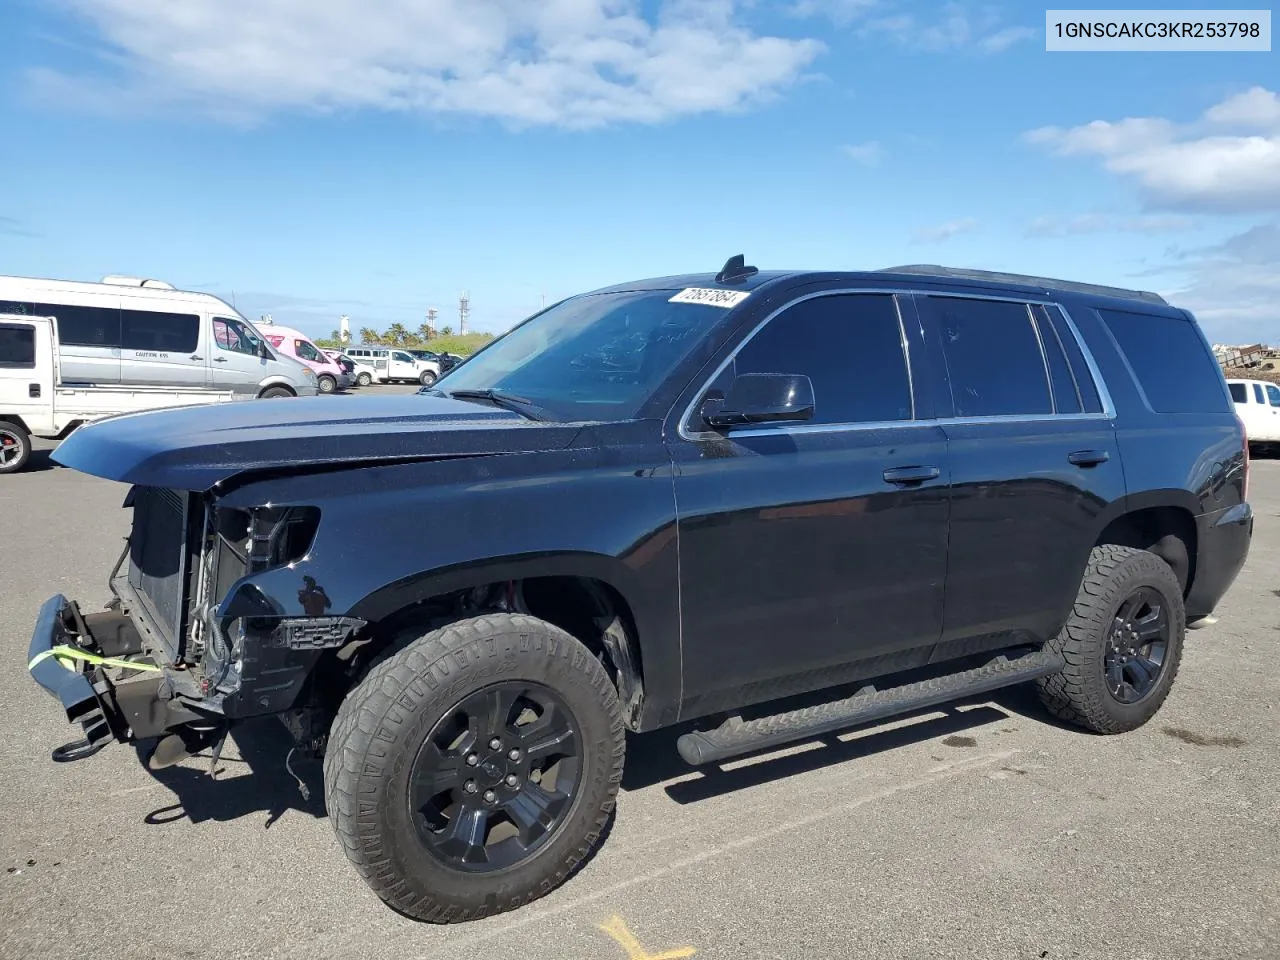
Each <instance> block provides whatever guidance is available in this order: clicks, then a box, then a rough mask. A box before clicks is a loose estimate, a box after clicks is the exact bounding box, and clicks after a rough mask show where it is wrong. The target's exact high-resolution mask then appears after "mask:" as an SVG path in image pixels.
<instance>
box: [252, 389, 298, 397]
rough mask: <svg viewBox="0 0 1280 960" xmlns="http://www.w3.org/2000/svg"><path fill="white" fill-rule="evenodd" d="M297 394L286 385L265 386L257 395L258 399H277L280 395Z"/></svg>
mask: <svg viewBox="0 0 1280 960" xmlns="http://www.w3.org/2000/svg"><path fill="white" fill-rule="evenodd" d="M296 396H297V394H296V393H294V392H293V391H292V390H290V389H289V388H288V387H267V389H265V390H263V391H262V393H260V394H259V395H258V399H259V400H277V399H280V398H281V397H296Z"/></svg>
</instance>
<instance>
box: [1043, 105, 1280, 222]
mask: <svg viewBox="0 0 1280 960" xmlns="http://www.w3.org/2000/svg"><path fill="white" fill-rule="evenodd" d="M1222 127H1233V128H1235V132H1231V133H1228V132H1225V131H1224V130H1222V129H1221V128H1222ZM1024 136H1025V139H1026V140H1028V141H1029V142H1031V143H1037V144H1043V145H1046V146H1049V147H1050V148H1052V149H1053V150H1054V151H1056V152H1057V153H1059V154H1063V155H1092V156H1097V157H1100V158H1102V161H1103V165H1104V166H1105V168H1106V169H1107V170H1109V171H1111V172H1112V173H1115V174H1119V175H1120V176H1122V177H1124V178H1127V179H1129V180H1131V181H1133V182H1134V183H1136V184H1137V185H1138V187H1139V188H1140V189H1141V190H1142V192H1143V194H1144V195H1145V197H1146V198H1147V201H1148V203H1149V204H1150V205H1151V206H1155V207H1162V208H1165V209H1171V210H1185V211H1201V212H1206V213H1258V212H1264V211H1275V210H1280V102H1277V98H1276V95H1275V94H1274V93H1272V92H1270V91H1267V90H1264V89H1263V88H1261V87H1254V88H1252V89H1250V90H1249V91H1247V92H1245V93H1243V94H1238V95H1236V96H1233V97H1230V98H1228V99H1226V100H1224V101H1222V102H1221V103H1219V104H1217V105H1215V106H1213V107H1211V108H1210V109H1209V110H1208V111H1206V112H1205V114H1204V116H1203V117H1202V118H1201V119H1200V121H1198V122H1195V123H1190V124H1184V125H1179V124H1177V123H1175V122H1173V121H1171V120H1167V119H1163V118H1158V117H1138V118H1133V117H1131V118H1127V119H1124V120H1120V121H1117V122H1108V121H1106V120H1095V121H1093V122H1092V123H1087V124H1084V125H1083V126H1078V127H1071V128H1068V129H1063V128H1062V127H1041V128H1039V129H1037V130H1032V131H1029V132H1028V133H1027V134H1025V135H1024Z"/></svg>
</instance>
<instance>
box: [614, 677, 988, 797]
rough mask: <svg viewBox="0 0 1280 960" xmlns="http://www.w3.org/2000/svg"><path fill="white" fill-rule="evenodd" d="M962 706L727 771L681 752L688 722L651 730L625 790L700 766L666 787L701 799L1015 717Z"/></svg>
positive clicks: (963, 742) (634, 748)
mask: <svg viewBox="0 0 1280 960" xmlns="http://www.w3.org/2000/svg"><path fill="white" fill-rule="evenodd" d="M990 699H991V698H990V697H989V696H987V697H986V698H984V700H983V701H982V702H984V703H989V701H990ZM962 705H963V701H961V702H960V703H959V704H952V705H949V706H948V707H942V708H938V707H934V708H929V709H926V710H921V711H918V712H916V713H914V714H904V715H903V716H900V717H895V718H894V721H895V722H901V721H902V720H908V719H911V718H913V717H926V716H930V715H931V714H935V713H937V712H938V711H939V710H940V709H942V710H946V711H947V713H946V714H945V715H944V716H941V717H934V718H933V719H930V720H924V721H921V722H918V723H913V724H911V725H909V726H905V727H894V728H891V729H887V730H882V731H879V732H875V726H874V725H870V726H863V727H850V728H848V729H847V730H841V731H839V734H840V735H843V734H847V733H852V732H856V731H872V732H869V733H868V732H864V734H863V736H860V737H858V738H857V739H856V740H851V741H844V740H841V739H839V736H838V735H837V734H828V735H826V736H823V737H809V738H807V739H805V740H799V741H796V742H795V743H792V744H790V745H788V746H787V747H783V748H778V749H795V748H796V747H800V746H804V745H805V744H812V743H815V742H821V743H823V744H825V746H822V747H819V748H817V749H810V750H806V751H805V752H803V753H791V754H786V755H782V756H779V757H777V758H775V759H772V760H769V759H763V760H758V761H757V762H755V763H752V764H750V765H749V766H744V767H738V768H736V769H733V770H725V769H723V768H721V767H718V766H709V767H700V768H692V767H690V766H688V765H687V764H686V763H685V762H684V761H683V760H681V759H680V755H679V754H678V753H677V752H676V739H677V737H679V735H680V734H681V733H684V732H685V731H686V730H687V729H688V728H687V727H681V728H678V729H673V730H670V731H663V730H659V731H656V732H654V733H649V734H637V735H635V736H633V737H632V738H631V741H630V742H629V743H628V746H627V768H626V772H625V774H624V775H623V778H622V786H623V789H625V790H639V789H643V788H644V787H648V786H653V785H654V784H658V783H662V782H663V781H666V780H672V779H675V778H677V777H681V776H685V775H687V774H689V773H691V772H693V770H694V769H697V770H698V772H700V773H701V774H702V775H701V776H700V777H697V778H696V779H693V780H682V781H679V782H677V783H672V784H670V785H668V786H666V787H665V788H664V790H665V792H666V794H667V795H668V796H669V797H671V799H672V800H675V801H676V802H677V803H682V804H683V803H696V802H698V801H699V800H706V799H709V798H711V797H718V796H723V795H724V794H726V793H731V792H733V791H735V790H744V789H749V788H751V787H757V786H761V785H762V784H765V783H770V782H772V781H774V780H781V779H783V778H785V777H790V776H795V775H796V774H801V773H808V772H810V771H813V770H818V769H821V768H823V767H829V766H833V765H835V764H837V763H845V762H846V761H849V760H855V759H858V758H861V757H870V756H874V755H876V754H878V753H883V752H885V751H887V750H895V749H897V748H899V747H905V746H910V745H913V744H918V743H924V742H925V741H928V740H933V739H937V738H940V737H950V736H952V735H954V734H959V733H962V732H964V731H966V730H973V729H976V728H978V727H982V726H986V725H987V724H991V723H997V722H1000V721H1005V722H1007V721H1008V720H1009V714H1008V713H1005V712H1004V711H1002V710H998V709H995V708H994V707H991V706H976V707H972V708H970V709H968V710H964V711H961V710H957V709H954V708H955V707H957V706H962ZM886 722H889V721H886ZM957 744H958V745H959V746H963V747H970V746H976V745H977V744H976V741H973V740H972V738H957ZM959 746H952V745H944V746H941V747H939V749H940V750H947V751H953V750H955V749H958V748H959ZM747 756H748V757H749V756H751V755H747ZM756 756H760V757H767V756H768V753H767V752H766V753H761V754H757V755H756ZM742 759H746V758H745V757H737V758H735V760H734V761H733V762H737V761H740V760H742Z"/></svg>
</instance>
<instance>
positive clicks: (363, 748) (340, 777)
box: [324, 614, 625, 923]
mask: <svg viewBox="0 0 1280 960" xmlns="http://www.w3.org/2000/svg"><path fill="white" fill-rule="evenodd" d="M510 680H524V681H531V682H536V683H540V684H543V685H545V686H546V687H549V688H551V689H552V690H554V691H555V693H556V694H557V695H558V696H559V697H561V698H562V699H563V701H564V702H565V703H566V704H567V705H568V707H569V709H570V711H571V712H572V713H573V715H574V717H575V718H576V721H577V726H578V734H579V739H580V742H581V764H582V767H581V780H580V783H579V786H578V791H577V794H576V796H575V798H574V800H573V803H572V805H571V807H570V809H569V811H568V813H567V814H566V815H565V818H564V820H563V821H562V822H561V823H560V825H559V826H558V828H557V829H556V831H555V833H553V834H552V835H551V836H550V837H549V838H548V839H547V841H546V842H545V843H544V844H543V845H542V846H541V847H540V848H538V849H536V850H535V851H534V852H533V853H531V854H530V855H528V856H527V857H526V858H525V859H524V860H521V861H519V862H517V863H516V864H514V865H512V866H510V867H507V868H505V869H503V870H500V871H496V872H492V873H482V874H472V873H466V872H463V871H461V870H457V869H454V868H452V867H450V866H448V865H447V864H445V863H443V862H442V861H441V860H439V859H436V858H435V857H433V856H432V855H431V854H430V853H429V852H428V851H427V849H426V848H425V846H424V845H423V844H422V842H421V841H420V840H419V839H418V836H417V834H416V832H415V830H414V827H413V825H412V823H411V822H410V819H409V814H408V806H409V804H408V794H407V790H408V779H409V773H410V769H411V767H412V763H413V759H414V756H415V754H416V752H417V750H418V748H419V747H420V746H421V744H422V743H423V741H424V739H425V738H426V736H427V735H428V732H429V731H430V730H431V729H432V728H433V726H434V725H435V724H436V722H437V721H438V720H439V719H440V718H441V717H442V716H443V715H444V714H445V713H446V711H450V710H451V709H453V707H454V706H455V705H456V704H458V703H459V702H461V701H462V700H463V699H464V698H466V697H467V696H469V695H470V694H472V693H473V692H474V691H476V690H480V689H482V688H484V687H486V686H489V685H491V684H494V683H500V682H503V681H510ZM624 753H625V739H624V734H623V724H622V715H621V710H620V708H619V705H618V697H617V692H616V690H615V689H614V687H613V684H612V682H611V681H610V680H609V676H608V674H607V673H606V672H605V670H604V667H603V666H602V665H601V663H600V661H599V660H598V659H597V658H596V657H595V656H593V655H592V654H591V652H590V651H589V650H587V648H586V647H585V646H583V644H581V643H580V642H579V641H578V640H577V639H575V638H574V637H572V636H571V635H569V634H568V633H566V632H565V631H563V630H561V629H560V628H558V627H555V626H553V625H551V624H549V623H546V622H545V621H542V620H538V619H536V618H534V617H529V616H524V615H520V614H490V615H486V616H481V617H475V618H472V619H468V620H461V621H458V622H456V623H452V624H450V625H448V626H445V627H442V628H440V629H438V630H433V631H431V632H430V633H428V634H426V635H425V636H423V637H420V638H418V639H417V640H414V641H412V642H411V643H409V644H408V645H407V646H405V647H403V648H402V649H400V650H398V651H396V652H395V653H394V654H392V655H391V656H389V657H387V658H385V659H383V660H382V661H381V662H379V663H376V664H375V665H374V666H373V667H372V669H371V670H370V671H369V672H368V674H366V675H365V677H364V679H363V680H362V681H361V682H360V683H359V684H358V685H357V686H356V687H355V688H353V689H352V690H351V692H350V693H348V694H347V696H346V698H345V699H344V701H343V703H342V705H341V707H340V708H339V710H338V715H337V717H336V718H335V720H334V723H333V727H332V731H331V734H330V738H329V743H328V746H327V748H326V751H325V758H324V783H325V802H326V805H327V807H328V812H329V818H330V821H331V822H332V824H333V827H334V830H335V832H336V833H337V836H338V839H339V841H340V842H341V843H342V846H343V850H344V851H345V853H346V854H347V857H348V858H349V859H350V860H351V862H352V863H353V864H354V865H355V867H356V870H357V871H358V872H359V873H360V875H361V876H362V877H363V878H364V880H365V882H366V883H368V885H369V886H370V887H371V888H372V889H373V891H374V892H375V893H376V894H377V895H378V896H379V897H380V898H381V899H382V900H383V901H384V902H385V903H387V904H388V905H389V906H390V907H392V908H393V909H395V910H397V911H399V912H400V913H403V914H405V915H407V916H409V917H412V918H414V919H417V920H424V921H428V922H432V923H458V922H463V921H470V920H478V919H480V918H482V917H486V916H489V915H491V914H496V913H502V912H505V911H508V910H512V909H515V908H517V907H520V906H523V905H524V904H526V903H529V902H530V901H532V900H536V899H538V898H539V897H542V896H544V895H546V894H547V893H550V892H551V891H552V890H554V889H555V888H556V887H558V886H559V885H560V884H561V883H563V882H564V881H565V880H566V879H568V877H569V876H570V875H571V874H572V873H573V872H574V871H575V870H576V869H577V868H578V867H579V866H581V865H582V864H583V863H584V862H585V861H586V860H587V859H588V858H589V857H590V856H591V855H592V854H593V853H594V851H595V850H596V848H597V847H598V846H599V845H600V843H601V841H602V837H603V836H604V833H605V830H606V828H607V826H608V824H609V821H610V818H611V816H612V814H613V810H614V805H615V803H616V798H617V794H618V787H619V784H620V783H621V780H622V768H623V759H624Z"/></svg>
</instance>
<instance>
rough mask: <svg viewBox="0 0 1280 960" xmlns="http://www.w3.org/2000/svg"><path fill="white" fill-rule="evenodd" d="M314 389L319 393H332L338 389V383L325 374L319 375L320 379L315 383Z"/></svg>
mask: <svg viewBox="0 0 1280 960" xmlns="http://www.w3.org/2000/svg"><path fill="white" fill-rule="evenodd" d="M316 389H317V390H319V391H320V392H321V393H333V391H335V390H337V389H338V381H337V380H335V379H333V377H331V376H329V375H328V374H327V373H324V374H321V375H320V379H319V380H317V381H316Z"/></svg>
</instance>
